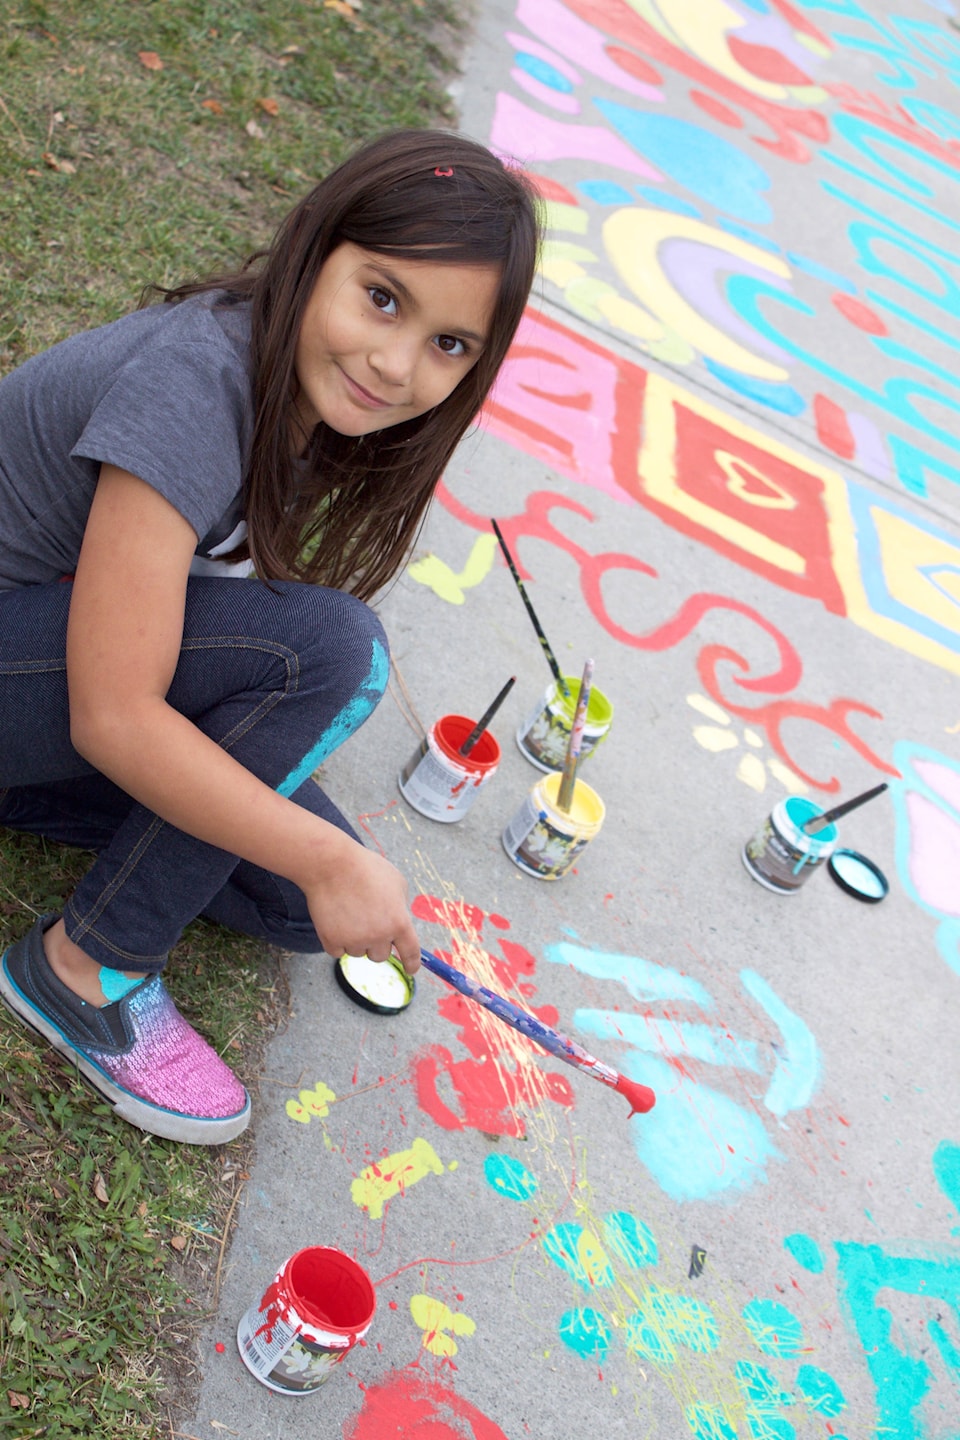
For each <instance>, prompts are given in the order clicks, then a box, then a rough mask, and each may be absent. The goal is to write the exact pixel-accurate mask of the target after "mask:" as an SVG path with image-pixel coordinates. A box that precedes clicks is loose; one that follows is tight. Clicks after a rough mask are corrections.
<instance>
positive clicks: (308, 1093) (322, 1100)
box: [285, 1080, 337, 1125]
mask: <svg viewBox="0 0 960 1440" xmlns="http://www.w3.org/2000/svg"><path fill="white" fill-rule="evenodd" d="M336 1098H337V1097H336V1095H335V1094H334V1093H333V1091H332V1090H331V1089H330V1086H329V1085H325V1084H324V1083H323V1081H322V1080H318V1081H317V1083H316V1085H315V1086H314V1087H313V1089H312V1090H301V1091H300V1098H299V1100H288V1101H287V1103H286V1106H285V1109H286V1112H287V1114H288V1115H289V1116H290V1119H291V1120H299V1121H300V1123H301V1124H302V1125H309V1124H310V1121H311V1120H313V1119H317V1120H322V1119H323V1117H324V1115H329V1113H330V1106H331V1105H332V1104H333V1102H334V1101H335V1100H336Z"/></svg>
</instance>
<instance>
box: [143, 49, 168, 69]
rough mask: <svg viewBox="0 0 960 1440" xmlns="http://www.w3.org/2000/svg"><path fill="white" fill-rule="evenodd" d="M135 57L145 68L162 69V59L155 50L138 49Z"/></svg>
mask: <svg viewBox="0 0 960 1440" xmlns="http://www.w3.org/2000/svg"><path fill="white" fill-rule="evenodd" d="M137 59H138V60H139V61H140V64H141V65H143V66H144V68H145V69H147V70H162V69H163V61H162V60H161V59H160V56H159V55H158V54H157V52H156V50H138V51H137Z"/></svg>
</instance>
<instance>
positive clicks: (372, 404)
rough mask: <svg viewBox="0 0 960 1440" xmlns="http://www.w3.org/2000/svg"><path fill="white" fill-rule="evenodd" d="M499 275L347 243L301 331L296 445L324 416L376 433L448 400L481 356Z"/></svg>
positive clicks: (330, 262) (349, 428) (344, 430)
mask: <svg viewBox="0 0 960 1440" xmlns="http://www.w3.org/2000/svg"><path fill="white" fill-rule="evenodd" d="M499 285H500V269H499V266H497V265H492V264H491V265H454V264H438V263H436V262H433V261H430V260H402V259H397V258H395V257H393V256H390V255H379V254H377V253H376V252H375V251H373V250H363V249H361V248H360V246H359V245H353V244H350V243H349V242H345V243H344V244H342V245H338V246H337V248H336V250H334V251H332V252H331V254H330V255H329V256H328V258H327V259H326V261H325V262H324V265H323V268H322V269H321V271H320V275H319V277H318V279H317V281H316V284H315V285H314V287H313V293H312V294H311V296H310V299H309V300H308V301H307V308H306V310H305V312H304V316H303V323H302V325H301V326H300V334H299V336H298V338H297V348H296V356H295V364H296V374H297V381H298V383H299V393H298V395H297V398H296V400H295V402H294V405H295V411H296V414H295V417H294V437H293V439H294V445H295V446H296V448H297V449H302V448H303V446H304V444H305V443H306V436H308V435H309V434H310V432H311V431H312V430H313V427H314V426H315V425H316V424H317V423H318V422H319V421H320V420H323V421H324V422H325V423H326V424H327V425H329V426H330V427H331V429H333V430H336V431H338V432H339V433H340V434H341V435H368V434H370V433H371V432H372V431H374V430H385V429H386V428H387V427H388V426H390V425H399V424H401V423H402V422H403V421H404V420H412V419H414V418H415V417H416V416H417V415H422V414H424V412H425V411H427V410H432V409H433V407H434V406H435V405H439V404H440V402H441V401H442V400H445V399H446V398H447V396H448V395H450V394H451V393H452V391H453V390H455V389H456V387H457V385H459V383H460V381H461V380H462V379H463V377H464V375H466V373H467V371H468V370H471V369H472V368H473V366H474V365H475V364H476V362H477V359H478V358H479V356H480V353H481V351H482V350H483V347H484V345H485V344H486V341H487V336H488V334H489V330H490V325H491V322H492V319H493V312H494V306H495V304H496V299H497V292H498V289H499Z"/></svg>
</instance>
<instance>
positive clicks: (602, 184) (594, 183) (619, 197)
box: [577, 180, 633, 205]
mask: <svg viewBox="0 0 960 1440" xmlns="http://www.w3.org/2000/svg"><path fill="white" fill-rule="evenodd" d="M577 189H578V190H579V191H580V193H581V195H586V197H587V199H588V200H593V201H595V202H596V204H598V205H632V204H633V196H632V195H631V194H630V191H629V190H628V189H627V188H626V186H625V185H618V184H617V182H616V181H615V180H581V181H580V184H579V185H578V186H577Z"/></svg>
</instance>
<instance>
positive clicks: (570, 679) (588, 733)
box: [517, 675, 613, 774]
mask: <svg viewBox="0 0 960 1440" xmlns="http://www.w3.org/2000/svg"><path fill="white" fill-rule="evenodd" d="M563 678H564V680H565V681H566V682H567V689H568V690H569V692H570V693H569V695H564V693H563V691H562V690H561V688H560V685H559V683H558V682H557V681H554V683H553V684H552V685H549V686H548V687H547V689H546V690H545V691H544V693H543V695H542V697H541V698H540V699H539V700H538V701H537V703H536V706H535V707H534V708H533V709H532V710H531V711H530V713H529V715H528V716H527V718H526V719H525V720H524V721H523V723H522V724H521V726H520V728H519V729H518V730H517V744H518V745H519V747H520V753H521V755H525V756H526V758H527V759H528V760H529V761H530V763H531V765H536V767H537V769H538V770H543V771H545V772H546V773H547V774H549V773H550V771H551V770H562V769H563V766H564V761H565V760H566V758H567V749H568V747H569V744H570V732H571V731H572V729H573V716H574V711H575V710H576V708H577V696H578V695H579V693H580V677H579V676H572V675H564V677H563ZM612 723H613V706H612V705H611V703H610V701H609V700H608V699H607V697H606V695H604V693H603V691H602V690H598V689H597V687H596V686H595V685H594V686H593V688H592V689H591V691H590V701H589V703H588V705H587V718H586V723H585V724H584V727H583V740H582V741H581V744H580V760H581V763H582V762H583V761H584V760H586V758H587V756H588V755H592V754H593V752H594V750H596V748H597V746H598V745H599V744H600V742H601V741H602V740H604V739H605V738H606V736H607V733H608V732H609V730H610V726H611V724H612Z"/></svg>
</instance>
